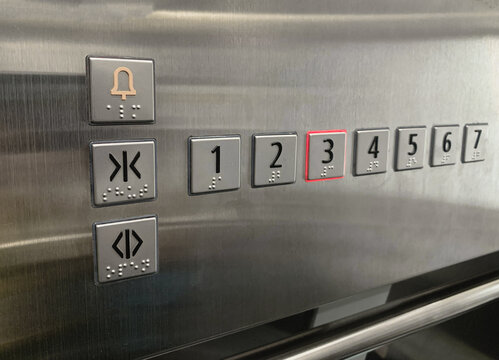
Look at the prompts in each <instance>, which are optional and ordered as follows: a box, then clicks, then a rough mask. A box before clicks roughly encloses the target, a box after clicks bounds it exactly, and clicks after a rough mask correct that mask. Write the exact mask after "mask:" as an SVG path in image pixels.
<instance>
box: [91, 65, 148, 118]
mask: <svg viewBox="0 0 499 360" xmlns="http://www.w3.org/2000/svg"><path fill="white" fill-rule="evenodd" d="M87 78H88V84H89V87H90V122H91V123H94V124H113V123H115V124H119V123H123V124H127V123H146V122H148V123H152V122H154V120H155V117H154V114H155V109H154V104H155V102H154V61H153V60H151V59H121V58H104V57H94V56H87Z"/></svg>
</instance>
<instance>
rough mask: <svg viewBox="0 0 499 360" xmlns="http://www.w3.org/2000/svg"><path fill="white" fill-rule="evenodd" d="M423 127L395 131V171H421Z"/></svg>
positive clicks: (424, 130)
mask: <svg viewBox="0 0 499 360" xmlns="http://www.w3.org/2000/svg"><path fill="white" fill-rule="evenodd" d="M425 138H426V128H425V127H423V126H422V127H412V128H398V129H397V160H396V161H395V169H396V170H399V171H400V170H411V169H421V168H422V167H423V160H424V150H425Z"/></svg>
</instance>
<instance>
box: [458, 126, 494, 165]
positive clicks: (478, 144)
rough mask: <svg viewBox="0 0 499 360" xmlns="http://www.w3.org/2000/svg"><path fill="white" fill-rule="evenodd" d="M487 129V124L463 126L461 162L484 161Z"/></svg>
mask: <svg viewBox="0 0 499 360" xmlns="http://www.w3.org/2000/svg"><path fill="white" fill-rule="evenodd" d="M488 129H489V127H488V125H487V124H467V125H465V126H464V146H463V162H474V161H483V160H485V145H486V143H487V135H488Z"/></svg>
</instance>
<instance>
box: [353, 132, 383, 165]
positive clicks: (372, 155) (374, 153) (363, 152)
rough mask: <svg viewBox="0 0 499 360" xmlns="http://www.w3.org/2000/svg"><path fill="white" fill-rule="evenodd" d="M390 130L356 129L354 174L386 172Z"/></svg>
mask: <svg viewBox="0 0 499 360" xmlns="http://www.w3.org/2000/svg"><path fill="white" fill-rule="evenodd" d="M389 135H390V130H388V129H374V130H357V131H356V149H355V175H370V174H378V173H384V172H386V168H387V159H388V138H389Z"/></svg>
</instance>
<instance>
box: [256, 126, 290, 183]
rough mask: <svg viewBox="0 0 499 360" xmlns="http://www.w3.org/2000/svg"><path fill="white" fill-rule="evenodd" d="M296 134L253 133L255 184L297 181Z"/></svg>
mask: <svg viewBox="0 0 499 360" xmlns="http://www.w3.org/2000/svg"><path fill="white" fill-rule="evenodd" d="M296 142H297V135H296V134H289V133H288V134H272V135H270V134H268V135H265V134H260V135H253V186H255V187H258V186H272V185H283V184H290V183H294V182H295V181H296Z"/></svg>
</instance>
